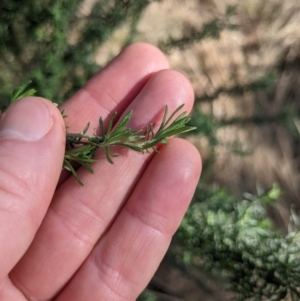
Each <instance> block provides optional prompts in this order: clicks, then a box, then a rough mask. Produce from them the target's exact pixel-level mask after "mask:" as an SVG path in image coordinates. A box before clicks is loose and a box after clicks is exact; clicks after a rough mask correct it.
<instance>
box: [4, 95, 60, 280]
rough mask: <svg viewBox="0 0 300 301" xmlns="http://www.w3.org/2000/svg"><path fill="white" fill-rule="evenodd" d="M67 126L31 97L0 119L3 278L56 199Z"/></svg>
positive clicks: (42, 101)
mask: <svg viewBox="0 0 300 301" xmlns="http://www.w3.org/2000/svg"><path fill="white" fill-rule="evenodd" d="M64 149H65V126H64V122H63V119H62V117H61V114H60V112H59V110H58V109H57V108H56V107H55V106H54V105H53V104H52V103H51V102H49V101H47V100H45V99H42V98H38V97H28V98H24V99H21V100H18V101H16V102H15V103H13V104H12V105H11V106H10V107H9V108H8V110H7V111H6V112H5V113H4V114H3V116H2V118H1V119H0V258H1V261H2V262H1V264H0V282H1V280H2V279H3V277H4V276H5V275H6V274H8V273H9V271H10V270H11V269H12V267H13V266H14V265H15V264H16V262H17V261H18V260H19V259H20V257H21V256H22V255H23V254H24V252H25V251H26V249H27V248H28V246H29V245H30V243H31V241H32V239H33V237H34V235H35V233H36V231H37V229H38V227H39V225H40V223H41V221H42V219H43V217H44V215H45V213H46V210H47V208H48V206H49V203H50V201H51V199H52V197H53V194H54V191H55V187H56V184H57V181H58V178H59V175H60V172H61V168H62V162H63V156H64Z"/></svg>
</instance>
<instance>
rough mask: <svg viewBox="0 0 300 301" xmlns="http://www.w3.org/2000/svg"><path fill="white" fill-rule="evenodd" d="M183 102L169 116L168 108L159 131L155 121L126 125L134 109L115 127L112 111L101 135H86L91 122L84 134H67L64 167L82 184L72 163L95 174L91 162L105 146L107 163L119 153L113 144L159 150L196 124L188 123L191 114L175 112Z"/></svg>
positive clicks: (101, 126) (100, 123)
mask: <svg viewBox="0 0 300 301" xmlns="http://www.w3.org/2000/svg"><path fill="white" fill-rule="evenodd" d="M182 107H183V105H181V106H179V107H178V108H177V109H176V110H175V111H174V112H173V113H172V114H171V115H170V116H169V117H167V115H168V107H167V106H166V107H165V111H164V115H163V119H162V122H161V124H160V126H159V128H158V130H157V131H155V129H154V127H155V125H154V124H150V125H149V126H147V127H146V129H144V130H143V129H140V130H131V129H129V128H127V125H128V123H129V121H130V118H131V116H132V113H133V112H132V111H129V112H128V113H127V114H126V115H125V116H124V117H123V118H122V119H121V121H120V122H119V123H118V124H117V126H116V127H113V124H114V120H115V117H116V115H117V113H115V114H113V115H112V117H111V118H110V120H109V123H108V128H107V130H106V132H105V131H104V125H103V120H102V118H101V117H100V119H99V130H100V135H97V134H96V133H95V134H93V135H87V134H86V133H87V131H88V129H89V124H87V125H86V127H85V128H84V129H83V131H82V132H81V133H68V132H67V134H66V143H67V148H66V153H65V157H64V167H65V168H66V169H67V170H69V171H71V172H72V174H73V175H74V177H75V178H76V179H77V181H78V182H79V183H80V184H81V185H83V183H82V182H81V180H80V179H79V177H78V175H77V172H76V170H75V168H74V167H73V165H72V163H74V162H76V163H78V164H80V165H82V166H83V167H85V168H86V169H87V170H88V171H89V172H91V173H93V169H92V167H91V165H90V164H91V163H94V162H95V159H93V157H94V155H95V153H96V151H97V150H98V149H99V148H102V149H103V150H104V152H105V155H106V158H107V160H108V162H110V163H111V164H113V158H114V157H117V156H118V154H116V153H113V152H112V151H111V147H113V146H123V147H126V148H129V149H131V150H134V151H137V152H141V153H144V152H149V151H150V150H151V149H152V150H154V151H157V145H158V144H159V143H162V144H167V143H168V139H167V138H168V137H171V136H173V135H178V134H182V133H186V132H189V131H192V130H194V129H195V127H193V126H188V125H187V123H188V122H189V120H190V116H189V115H186V112H183V113H181V114H179V115H178V116H177V117H176V118H175V115H176V114H177V113H178V112H179V111H180V110H181V109H182Z"/></svg>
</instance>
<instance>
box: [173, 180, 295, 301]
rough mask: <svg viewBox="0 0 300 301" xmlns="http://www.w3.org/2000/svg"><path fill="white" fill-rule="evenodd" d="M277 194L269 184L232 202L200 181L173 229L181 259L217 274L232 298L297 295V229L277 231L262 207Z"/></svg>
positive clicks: (267, 297)
mask: <svg viewBox="0 0 300 301" xmlns="http://www.w3.org/2000/svg"><path fill="white" fill-rule="evenodd" d="M280 194H281V191H280V189H279V188H278V186H277V185H274V186H273V188H272V189H271V190H270V191H268V192H266V193H263V194H261V195H258V196H254V195H251V194H247V195H246V197H247V198H245V199H244V200H242V201H238V200H237V199H236V198H234V197H232V196H231V195H228V193H227V192H226V191H225V190H224V189H218V188H216V187H213V188H212V189H211V190H207V189H203V187H201V185H200V186H199V187H198V191H197V193H196V196H195V199H194V203H193V205H192V206H191V207H190V208H189V210H188V213H187V215H186V217H185V218H184V221H183V222H182V225H181V227H180V230H179V232H178V238H179V240H180V244H181V245H182V246H185V247H184V251H183V254H182V261H183V263H184V264H185V265H187V266H194V267H195V266H198V267H199V268H200V269H202V270H206V271H207V272H209V273H210V274H211V275H215V276H216V275H218V276H220V275H222V277H223V278H224V279H225V280H226V282H227V283H228V287H229V289H230V290H231V291H233V292H235V293H236V296H237V299H238V300H253V301H256V300H257V301H258V300H281V299H282V298H284V297H286V296H287V295H289V296H290V297H291V298H292V300H299V297H300V291H299V283H300V273H299V272H300V265H299V263H300V232H298V228H297V227H296V225H295V223H293V224H291V226H292V227H291V230H290V231H289V232H288V233H287V234H281V233H279V232H277V231H276V230H275V228H274V226H273V224H272V222H271V220H270V219H269V218H268V217H267V213H266V210H265V204H273V203H274V201H275V200H277V199H278V197H280ZM199 258H201V261H199ZM199 262H201V263H199Z"/></svg>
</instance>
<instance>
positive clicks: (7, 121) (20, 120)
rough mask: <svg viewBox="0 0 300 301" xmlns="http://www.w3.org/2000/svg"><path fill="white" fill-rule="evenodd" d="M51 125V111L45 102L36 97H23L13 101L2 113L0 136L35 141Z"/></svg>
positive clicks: (47, 130) (42, 135) (44, 133)
mask: <svg viewBox="0 0 300 301" xmlns="http://www.w3.org/2000/svg"><path fill="white" fill-rule="evenodd" d="M51 127H52V118H51V113H50V110H49V108H48V107H47V105H46V103H45V102H43V101H42V100H41V99H38V98H24V99H21V100H17V101H16V102H15V103H13V104H12V105H11V106H10V107H9V108H8V109H7V111H6V112H5V113H4V114H3V116H2V118H1V119H0V137H6V138H14V139H19V140H25V141H37V140H40V139H42V138H43V137H44V136H45V135H46V134H47V133H48V132H49V130H50V129H51Z"/></svg>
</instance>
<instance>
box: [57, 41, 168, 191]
mask: <svg viewBox="0 0 300 301" xmlns="http://www.w3.org/2000/svg"><path fill="white" fill-rule="evenodd" d="M166 68H168V62H167V60H166V58H165V56H164V55H163V54H162V52H161V51H160V50H158V49H157V48H156V47H154V46H152V45H149V44H145V43H136V44H133V45H130V46H128V47H126V48H125V49H124V50H123V51H122V52H121V53H120V54H119V55H118V56H117V57H116V58H115V59H114V60H113V61H112V62H111V63H109V64H108V65H107V67H105V68H104V69H103V70H101V71H100V72H99V73H98V74H97V75H95V76H94V77H93V78H92V79H91V80H90V81H88V83H87V84H86V85H85V86H84V87H83V88H82V89H80V90H79V91H78V92H77V93H76V94H75V95H74V96H73V97H72V98H70V99H69V100H68V101H67V102H65V103H64V104H63V105H62V106H61V109H62V110H63V109H65V110H66V114H67V115H68V117H67V118H66V124H67V125H68V131H69V132H81V131H82V130H83V128H84V127H85V126H86V124H87V122H90V127H89V128H90V131H91V132H93V131H94V129H95V128H97V127H98V125H99V117H102V119H103V121H104V125H106V123H107V121H108V117H110V116H111V115H112V114H113V113H115V112H118V116H120V115H121V114H122V112H123V111H124V110H125V108H126V107H127V106H128V105H129V104H130V102H131V101H132V100H133V99H134V98H135V97H136V96H137V95H138V93H139V92H140V91H141V90H142V88H143V87H144V85H145V84H146V83H147V81H148V80H149V78H150V77H151V76H152V75H153V74H155V73H156V72H157V71H159V70H162V69H166ZM69 176H70V174H69V173H67V172H63V174H62V176H61V180H60V183H59V185H61V184H62V183H63V182H64V181H65V180H66V179H67V178H68V177H69Z"/></svg>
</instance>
